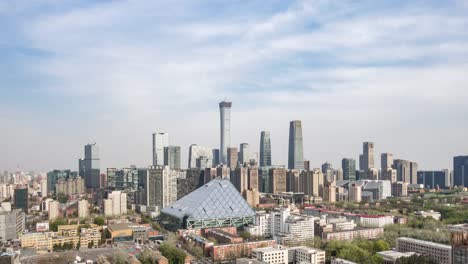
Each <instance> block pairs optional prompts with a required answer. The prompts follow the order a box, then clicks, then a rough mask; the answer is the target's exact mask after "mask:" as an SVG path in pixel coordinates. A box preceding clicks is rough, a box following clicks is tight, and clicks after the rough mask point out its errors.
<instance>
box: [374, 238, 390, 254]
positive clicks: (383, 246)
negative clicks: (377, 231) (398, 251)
mask: <svg viewBox="0 0 468 264" xmlns="http://www.w3.org/2000/svg"><path fill="white" fill-rule="evenodd" d="M389 249H390V245H389V244H388V243H387V242H385V241H383V240H381V239H380V240H377V241H376V242H375V243H374V252H380V251H387V250H389Z"/></svg>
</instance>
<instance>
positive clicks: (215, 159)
mask: <svg viewBox="0 0 468 264" xmlns="http://www.w3.org/2000/svg"><path fill="white" fill-rule="evenodd" d="M211 153H213V161H212V165H213V166H216V165H218V164H219V163H220V162H219V156H220V155H221V154H219V149H213V151H212V152H211Z"/></svg>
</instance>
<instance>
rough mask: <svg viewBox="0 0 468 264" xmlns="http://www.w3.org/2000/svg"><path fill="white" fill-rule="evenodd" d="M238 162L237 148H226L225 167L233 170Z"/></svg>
mask: <svg viewBox="0 0 468 264" xmlns="http://www.w3.org/2000/svg"><path fill="white" fill-rule="evenodd" d="M238 160H239V157H238V152H237V148H228V149H227V166H228V167H229V168H231V169H232V170H234V169H235V168H236V167H237V162H238Z"/></svg>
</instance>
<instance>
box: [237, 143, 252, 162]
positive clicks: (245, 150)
mask: <svg viewBox="0 0 468 264" xmlns="http://www.w3.org/2000/svg"><path fill="white" fill-rule="evenodd" d="M249 161H250V149H249V143H242V144H240V148H239V162H240V163H241V164H242V165H244V164H246V163H249Z"/></svg>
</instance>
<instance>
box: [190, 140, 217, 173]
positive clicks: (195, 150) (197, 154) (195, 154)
mask: <svg viewBox="0 0 468 264" xmlns="http://www.w3.org/2000/svg"><path fill="white" fill-rule="evenodd" d="M201 157H204V159H205V160H210V161H211V162H210V165H209V166H207V167H211V166H212V164H215V165H216V163H215V161H214V160H213V150H212V149H211V148H208V147H204V146H199V145H197V144H192V145H190V147H189V161H188V168H189V169H192V168H199V169H200V168H201V167H199V166H197V159H199V158H201Z"/></svg>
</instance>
